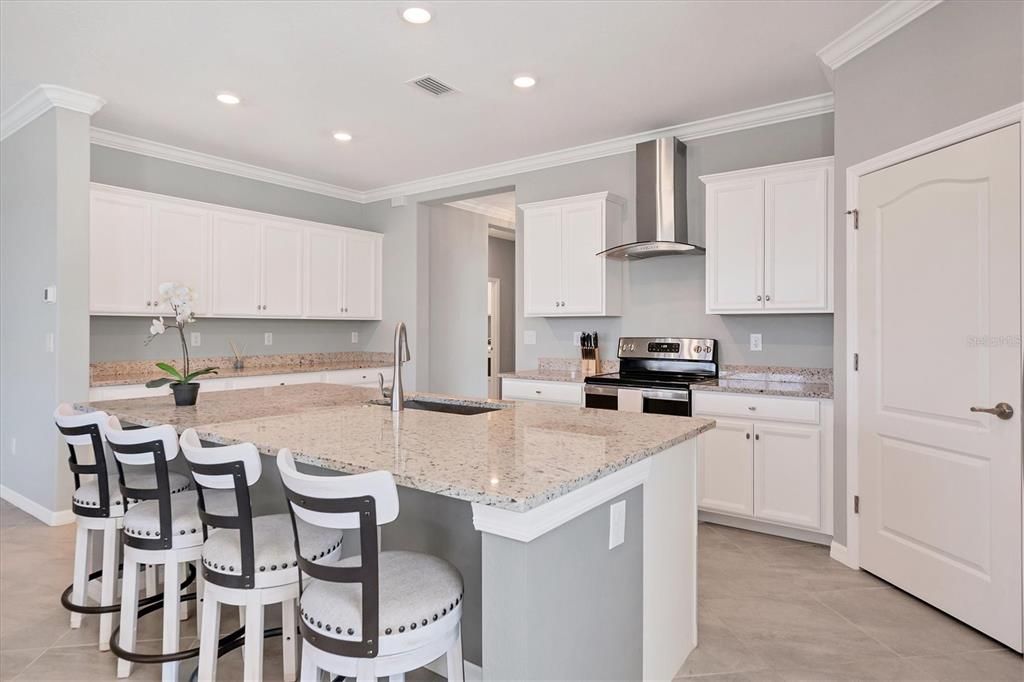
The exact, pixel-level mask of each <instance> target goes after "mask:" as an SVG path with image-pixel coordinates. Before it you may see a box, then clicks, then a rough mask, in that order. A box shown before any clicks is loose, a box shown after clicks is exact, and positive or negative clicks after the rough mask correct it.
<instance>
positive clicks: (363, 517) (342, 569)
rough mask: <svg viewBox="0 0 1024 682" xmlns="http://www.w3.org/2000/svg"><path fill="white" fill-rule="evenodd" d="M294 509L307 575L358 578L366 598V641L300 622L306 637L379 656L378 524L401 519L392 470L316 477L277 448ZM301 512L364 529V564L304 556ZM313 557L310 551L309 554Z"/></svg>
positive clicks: (328, 647)
mask: <svg viewBox="0 0 1024 682" xmlns="http://www.w3.org/2000/svg"><path fill="white" fill-rule="evenodd" d="M277 468H278V470H279V471H280V472H281V480H282V482H283V483H284V492H285V496H286V497H287V498H288V511H289V513H291V517H292V531H293V533H294V535H295V555H296V557H297V559H298V563H299V586H300V590H301V586H302V574H303V573H305V574H307V575H309V576H310V577H311V578H313V579H315V580H324V581H327V582H334V583H356V584H359V586H360V588H361V589H360V594H361V598H362V621H363V623H362V636H363V639H362V640H361V641H356V640H342V639H336V638H334V637H328V636H326V635H324V634H323V633H320V632H317V631H316V630H314V629H312V628H310V627H308V626H307V625H306V623H305V621H300V623H299V627H300V629H301V632H302V636H303V637H304V638H305V639H306V640H307V641H309V642H310V644H312V645H313V646H315V647H317V648H318V649H321V650H323V651H327V652H329V653H332V654H335V655H337V656H350V657H355V658H374V657H375V656H376V655H377V652H378V651H379V645H380V642H379V640H378V635H379V629H380V575H379V573H378V564H379V562H378V551H379V549H378V546H377V525H378V524H384V523H390V522H392V521H394V520H395V519H396V518H398V489H397V487H396V486H395V479H394V477H393V476H392V475H391V473H390V472H387V471H374V472H371V473H367V474H354V475H351V476H311V475H309V474H304V473H301V472H299V471H298V470H296V468H295V460H294V459H293V457H292V453H291V452H290V451H289V450H287V449H283V450H281V451H280V452H278V453H277ZM296 517H298V518H300V519H302V520H303V521H306V522H307V523H311V524H313V525H316V526H322V527H325V528H344V529H358V530H359V554H360V565H359V566H331V565H323V564H316V563H313V562H312V561H309V560H307V559H305V558H303V552H302V548H301V547H300V546H299V533H298V529H297V528H296V522H295V519H296ZM306 556H309V553H308V552H307V553H306Z"/></svg>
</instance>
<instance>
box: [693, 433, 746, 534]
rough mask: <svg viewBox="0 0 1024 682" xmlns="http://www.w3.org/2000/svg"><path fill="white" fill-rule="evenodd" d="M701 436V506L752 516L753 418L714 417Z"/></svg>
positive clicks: (712, 509) (699, 457) (699, 458)
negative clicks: (740, 419)
mask: <svg viewBox="0 0 1024 682" xmlns="http://www.w3.org/2000/svg"><path fill="white" fill-rule="evenodd" d="M715 422H716V424H715V428H713V429H711V430H710V431H707V432H705V433H703V434H701V436H700V442H699V445H698V449H697V452H698V460H697V461H698V467H699V475H700V498H699V499H700V503H699V506H700V508H701V509H707V510H710V511H720V512H726V513H729V514H741V515H743V516H753V514H754V472H753V445H752V443H753V440H752V439H753V437H754V436H753V432H754V425H753V424H751V423H750V422H740V421H734V420H732V419H721V418H719V417H715Z"/></svg>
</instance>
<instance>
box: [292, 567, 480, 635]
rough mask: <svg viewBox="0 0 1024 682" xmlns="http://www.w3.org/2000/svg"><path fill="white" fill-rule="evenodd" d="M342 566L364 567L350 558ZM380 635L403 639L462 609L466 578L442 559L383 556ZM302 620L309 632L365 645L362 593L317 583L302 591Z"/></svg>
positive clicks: (352, 585)
mask: <svg viewBox="0 0 1024 682" xmlns="http://www.w3.org/2000/svg"><path fill="white" fill-rule="evenodd" d="M337 565H339V566H349V567H355V566H359V565H360V558H359V557H349V558H347V559H342V560H341V561H340V562H338V564H337ZM378 574H379V576H380V617H379V620H378V623H379V626H380V632H379V633H378V637H379V638H380V639H384V638H386V637H388V636H398V635H400V634H405V633H407V632H411V631H413V630H416V629H417V628H420V629H422V628H429V627H430V626H431V625H432V624H434V623H437V622H438V621H439V620H442V619H444V617H445V616H446V615H448V614H449V613H450V612H451V611H452V610H453V609H455V608H456V607H457V606H459V604H461V603H462V589H463V588H462V575H460V574H459V571H458V570H457V569H456V568H455V567H454V566H452V565H451V564H450V563H448V562H447V561H445V560H444V559H441V558H439V557H435V556H431V555H429V554H421V553H419V552H402V551H395V552H381V553H380V563H379V569H378ZM299 606H300V613H301V614H302V619H303V620H304V621H305V622H306V624H307V625H309V627H311V628H313V629H315V630H317V631H319V632H322V633H324V634H329V635H330V636H331V637H334V638H335V639H346V640H355V641H362V639H363V634H362V621H363V617H362V587H361V586H360V585H359V584H358V583H332V582H327V581H324V580H316V579H313V580H311V581H310V584H309V586H308V587H306V588H305V589H304V590H303V591H302V599H301V601H300V604H299Z"/></svg>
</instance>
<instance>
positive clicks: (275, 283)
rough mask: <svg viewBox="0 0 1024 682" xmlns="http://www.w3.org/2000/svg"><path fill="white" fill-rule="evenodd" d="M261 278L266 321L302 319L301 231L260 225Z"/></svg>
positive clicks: (294, 228) (272, 224)
mask: <svg viewBox="0 0 1024 682" xmlns="http://www.w3.org/2000/svg"><path fill="white" fill-rule="evenodd" d="M262 256H263V258H262V262H263V268H262V271H263V277H262V280H261V282H260V293H261V299H262V304H263V308H262V310H261V313H260V314H261V315H264V316H265V317H301V316H302V228H301V227H296V226H294V225H285V224H281V223H265V224H264V225H263V252H262Z"/></svg>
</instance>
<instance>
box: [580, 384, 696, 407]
mask: <svg viewBox="0 0 1024 682" xmlns="http://www.w3.org/2000/svg"><path fill="white" fill-rule="evenodd" d="M619 388H625V389H633V390H639V391H640V394H641V396H642V397H644V398H651V399H652V400H671V401H674V402H679V403H687V402H690V392H689V391H659V390H657V389H651V388H643V389H636V388H634V387H631V386H597V385H594V384H584V385H583V392H584V393H586V394H587V395H606V396H611V397H613V398H618V397H619Z"/></svg>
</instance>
